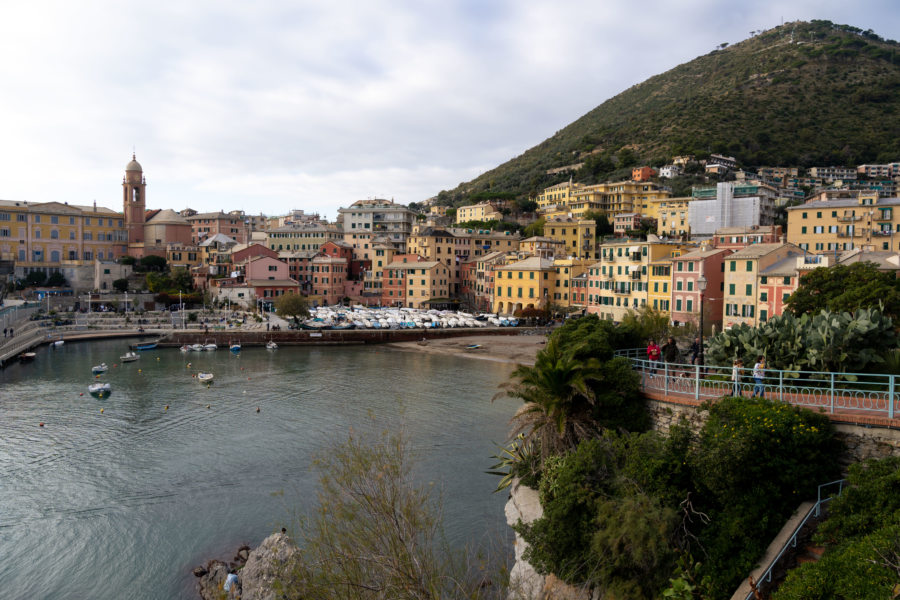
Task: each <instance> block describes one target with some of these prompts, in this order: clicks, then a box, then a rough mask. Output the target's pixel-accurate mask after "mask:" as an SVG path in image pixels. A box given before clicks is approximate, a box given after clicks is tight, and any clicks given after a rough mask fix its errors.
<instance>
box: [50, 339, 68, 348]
mask: <svg viewBox="0 0 900 600" xmlns="http://www.w3.org/2000/svg"><path fill="white" fill-rule="evenodd" d="M65 343H66V342H65V340H56V341H55V342H53V345H54V346H57V347H58V346H62V345H63V344H65Z"/></svg>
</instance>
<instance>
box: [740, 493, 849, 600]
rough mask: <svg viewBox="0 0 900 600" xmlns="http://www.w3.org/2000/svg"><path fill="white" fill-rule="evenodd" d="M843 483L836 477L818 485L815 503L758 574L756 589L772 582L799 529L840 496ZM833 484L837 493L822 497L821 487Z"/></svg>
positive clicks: (751, 596) (750, 594)
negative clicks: (763, 583)
mask: <svg viewBox="0 0 900 600" xmlns="http://www.w3.org/2000/svg"><path fill="white" fill-rule="evenodd" d="M845 483H847V480H846V479H837V480H835V481H829V482H828V483H823V484H821V485H820V486H819V490H818V495H817V499H816V503H815V504H814V505H813V506H811V507H810V509H809V511H807V513H806V516H804V517H803V520H802V521H800V523H799V524H798V525H797V526H796V527H795V528H794V531H793V533H791V537H790V538H789V539H788V540H787V541H786V542H785V543H784V546H782V547H781V550H780V551H779V552H778V554H777V555H776V556H775V558H773V559H772V561H771V562H770V563H769V565H768V567H767V568H766V570H765V571H763V573H762V575H760V577H759V579H758V580H757V589H758V585H759V583H760V582H762V581H766V582H768V583H771V582H772V571H773V570H774V569H775V567H776V565H778V561H780V560H781V557H782V556H784V554H785V552H787V550H788V548H796V547H797V536H798V534H799V533H800V532H801V531H803V528H804V527H805V526H806V523H807V522H808V521H809V520H810V519H811V518H816V519H818V518H819V516H821V514H822V506H824V505H825V504H826V503H828V502H831V501H832V500H834V499H835V498H836V497H838V496H840V495H841V493H842V492H843V491H844V484H845ZM835 484H837V486H838V492H837V494H836V495H830V496H828V497H827V498H823V497H822V489H823V488H826V487H828V486H832V485H835ZM754 592H755V590H753V589H751V590H750V593H748V594H747V596H746V598H745V600H753V598H754V595H755V594H754Z"/></svg>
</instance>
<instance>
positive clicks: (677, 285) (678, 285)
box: [675, 279, 682, 292]
mask: <svg viewBox="0 0 900 600" xmlns="http://www.w3.org/2000/svg"><path fill="white" fill-rule="evenodd" d="M681 286H682V282H681V280H680V279H679V280H677V281H676V282H675V291H677V292H680V291H681Z"/></svg>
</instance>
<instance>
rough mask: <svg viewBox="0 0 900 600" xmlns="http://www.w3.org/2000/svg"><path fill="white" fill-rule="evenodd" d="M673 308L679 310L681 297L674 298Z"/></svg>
mask: <svg viewBox="0 0 900 600" xmlns="http://www.w3.org/2000/svg"><path fill="white" fill-rule="evenodd" d="M675 310H676V311H678V312H681V298H676V299H675Z"/></svg>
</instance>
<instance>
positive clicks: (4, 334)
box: [3, 327, 13, 337]
mask: <svg viewBox="0 0 900 600" xmlns="http://www.w3.org/2000/svg"><path fill="white" fill-rule="evenodd" d="M7 334H9V335H7ZM12 336H13V328H12V327H9V328H6V327H4V328H3V337H12Z"/></svg>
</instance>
